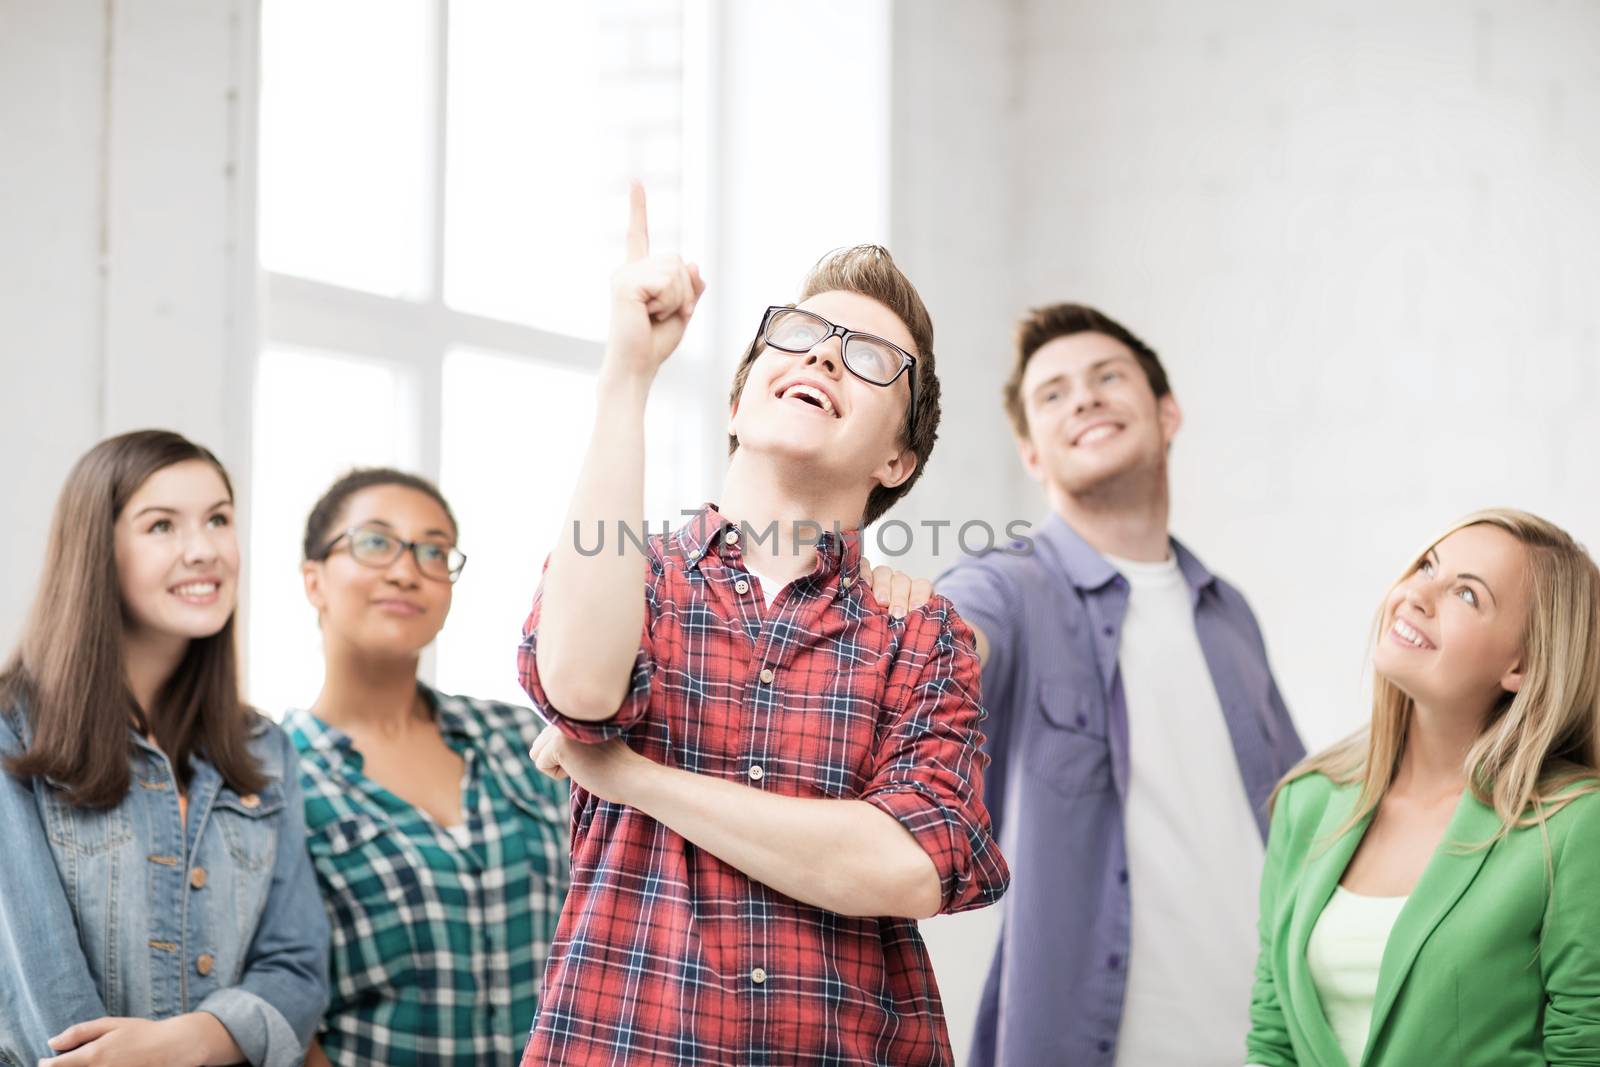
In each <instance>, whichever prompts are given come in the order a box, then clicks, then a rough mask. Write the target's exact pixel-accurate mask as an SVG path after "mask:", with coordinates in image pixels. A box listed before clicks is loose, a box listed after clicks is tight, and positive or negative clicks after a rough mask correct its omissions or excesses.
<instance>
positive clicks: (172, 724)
mask: <svg viewBox="0 0 1600 1067" xmlns="http://www.w3.org/2000/svg"><path fill="white" fill-rule="evenodd" d="M238 579H239V543H238V541H237V539H236V538H235V536H234V529H233V488H232V486H231V485H230V484H229V481H228V476H227V473H226V472H225V471H224V470H223V468H222V465H221V464H220V463H219V462H217V458H216V456H214V455H212V454H211V453H210V452H209V451H207V450H206V449H204V448H202V447H200V446H199V445H196V444H193V443H192V442H190V441H187V440H185V439H184V438H182V437H180V436H178V435H177V434H175V433H168V432H165V431H155V430H151V431H142V432H139V433H130V434H124V435H122V436H120V437H113V438H111V439H109V440H106V441H102V442H100V443H99V444H98V445H96V446H95V447H94V448H92V449H91V450H90V451H89V452H88V453H87V454H86V455H85V456H84V457H83V458H82V459H80V460H79V461H78V463H77V465H76V466H75V467H73V469H72V472H71V473H70V474H69V475H68V476H67V481H66V485H65V486H64V487H63V488H62V490H61V497H60V499H59V501H58V503H57V505H56V510H55V517H54V520H53V523H52V527H51V532H50V539H49V544H48V550H47V554H46V557H45V562H44V568H43V573H42V575H41V578H40V583H39V593H38V597H37V599H36V601H35V602H34V605H33V611H32V613H31V615H30V616H29V618H28V622H27V624H26V626H25V628H24V630H23V634H22V640H21V642H20V644H19V646H18V648H17V651H16V652H15V653H14V654H13V655H12V657H11V659H10V661H9V663H7V664H6V666H5V668H4V670H3V672H0V765H3V769H0V976H3V978H0V1064H5V1065H21V1064H34V1063H44V1064H51V1065H55V1067H88V1065H94V1064H117V1065H119V1067H143V1065H149V1067H173V1065H175V1064H176V1065H200V1064H225V1063H226V1064H231V1063H239V1062H245V1063H250V1064H253V1065H269V1067H290V1065H293V1064H298V1063H299V1062H300V1061H301V1056H302V1055H303V1054H304V1052H305V1047H306V1042H307V1041H308V1040H309V1039H310V1037H311V1033H312V1030H313V1028H314V1027H315V1025H316V1021H317V1018H318V1017H319V1016H320V1015H321V1013H322V1008H323V1005H324V1003H325V1000H326V995H327V983H326V977H325V973H326V967H327V944H328V925H327V922H326V919H325V918H324V915H323V910H322V908H321V906H320V903H321V902H320V900H319V899H318V895H317V885H316V878H315V876H314V875H313V873H312V870H311V864H310V861H309V860H308V858H307V855H306V848H305V831H304V826H303V824H302V821H301V797H300V787H299V781H298V776H297V775H296V773H295V769H296V767H295V763H296V761H295V753H294V750H293V748H292V747H291V746H290V744H289V740H288V738H287V737H286V736H285V735H284V733H283V731H281V730H279V729H278V728H277V727H276V726H274V725H273V724H272V723H271V722H269V721H268V720H266V719H265V718H263V717H262V716H260V715H258V714H257V713H256V712H255V711H253V710H252V709H250V708H249V707H247V706H245V704H244V703H243V702H242V701H241V700H240V697H239V690H238V670H237V662H236V659H235V651H234V629H233V616H234V605H235V599H236V595H237V591H238Z"/></svg>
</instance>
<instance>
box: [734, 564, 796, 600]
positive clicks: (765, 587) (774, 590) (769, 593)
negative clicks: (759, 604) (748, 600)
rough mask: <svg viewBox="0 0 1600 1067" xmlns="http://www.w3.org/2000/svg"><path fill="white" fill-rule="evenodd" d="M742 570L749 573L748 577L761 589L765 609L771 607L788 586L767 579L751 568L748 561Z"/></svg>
mask: <svg viewBox="0 0 1600 1067" xmlns="http://www.w3.org/2000/svg"><path fill="white" fill-rule="evenodd" d="M744 569H745V570H747V571H749V572H750V577H752V578H754V579H755V580H756V584H757V585H758V586H760V587H761V595H762V596H763V597H765V598H766V601H767V607H769V608H770V607H772V602H773V601H774V600H776V599H778V594H779V593H781V592H783V587H784V586H786V585H788V584H789V583H788V582H780V581H778V579H776V578H768V577H767V576H766V575H765V574H762V573H761V572H759V571H757V570H756V569H755V568H753V567H751V566H750V563H749V561H748V560H747V561H746V562H745V565H744Z"/></svg>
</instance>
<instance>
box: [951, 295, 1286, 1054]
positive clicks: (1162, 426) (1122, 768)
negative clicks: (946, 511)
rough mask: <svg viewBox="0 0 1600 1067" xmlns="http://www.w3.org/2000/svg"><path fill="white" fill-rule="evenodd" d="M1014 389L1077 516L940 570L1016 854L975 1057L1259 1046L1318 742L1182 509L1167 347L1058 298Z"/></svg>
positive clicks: (1052, 493) (1059, 500) (1055, 497)
mask: <svg viewBox="0 0 1600 1067" xmlns="http://www.w3.org/2000/svg"><path fill="white" fill-rule="evenodd" d="M1004 395H1005V404H1006V409H1007V412H1008V414H1009V415H1010V417H1011V420H1012V424H1013V427H1014V428H1015V431H1016V435H1017V448H1018V452H1019V453H1020V455H1021V458H1022V461H1023V464H1024V465H1025V466H1026V467H1027V469H1028V471H1029V473H1030V474H1032V475H1033V477H1034V478H1035V479H1036V480H1037V481H1038V482H1039V483H1040V485H1041V486H1043V488H1044V493H1045V498H1046V500H1047V502H1048V504H1049V507H1050V511H1051V514H1050V516H1049V518H1048V519H1047V520H1046V521H1045V522H1044V523H1043V524H1042V526H1039V527H1036V528H1035V529H1034V530H1033V531H1032V534H1031V538H1030V539H1028V540H1027V541H1024V542H1022V543H1014V544H1012V545H1010V546H1007V547H1006V548H1001V549H996V550H992V551H990V552H988V553H985V554H983V555H979V556H973V557H968V558H967V559H964V560H963V561H962V562H960V563H959V564H957V565H956V566H955V567H954V568H952V569H951V570H950V571H949V572H948V573H946V574H945V575H944V576H943V577H942V578H940V579H939V581H938V591H939V592H941V593H943V594H945V595H946V596H948V597H949V598H950V599H951V600H953V601H954V602H955V604H956V606H957V608H958V609H959V611H960V612H961V614H962V616H963V617H964V618H965V619H966V620H967V622H969V623H970V624H971V625H972V628H973V630H974V632H975V634H976V637H977V641H978V652H979V655H980V656H981V657H982V659H983V663H984V667H983V702H984V705H985V706H986V708H987V709H988V712H989V720H988V724H987V726H986V732H987V733H988V735H989V738H988V742H987V745H988V750H989V753H990V755H991V756H992V758H993V763H992V765H991V767H990V769H989V772H988V774H987V776H986V779H985V785H986V794H987V795H986V798H985V799H986V802H987V804H988V808H989V811H990V813H991V815H992V817H993V819H994V824H995V827H996V830H997V832H998V833H999V834H1000V835H1001V842H1002V849H1003V851H1004V852H1005V855H1006V856H1007V857H1008V858H1009V859H1010V861H1011V868H1012V872H1013V879H1012V887H1011V893H1010V895H1009V896H1008V897H1007V898H1006V899H1005V901H1003V905H1002V906H1003V909H1004V920H1003V927H1002V932H1001V936H1000V942H999V946H998V948H997V950H996V953H995V957H994V960H993V963H992V965H991V969H990V972H989V978H988V983H987V986H986V988H985V990H984V996H983V1002H982V1005H981V1007H980V1010H979V1017H978V1022H977V1029H976V1036H975V1038H974V1043H973V1051H972V1056H971V1062H972V1063H973V1064H975V1065H988V1064H1005V1065H1010V1067H1040V1065H1052V1064H1070V1065H1073V1067H1101V1065H1104V1067H1113V1065H1114V1067H1145V1065H1147V1064H1148V1065H1156V1064H1160V1065H1163V1067H1165V1065H1168V1064H1183V1065H1184V1067H1205V1065H1209V1064H1217V1065H1219V1067H1220V1065H1223V1064H1231V1065H1237V1064H1240V1063H1243V1062H1244V1055H1245V1047H1244V1036H1245V1032H1246V1030H1247V1029H1248V1008H1249V995H1250V982H1251V977H1252V973H1253V967H1254V963H1255V952H1256V940H1255V915H1256V882H1257V880H1258V878H1259V875H1260V871H1261V864H1262V855H1263V842H1264V841H1265V838H1266V833H1267V813H1266V800H1267V796H1268V794H1269V793H1270V792H1271V790H1272V787H1273V784H1274V783H1275V782H1276V781H1277V780H1278V778H1279V777H1280V776H1281V775H1282V774H1283V773H1284V772H1285V771H1287V770H1288V769H1289V767H1290V766H1292V765H1293V764H1294V763H1295V762H1296V761H1298V760H1299V759H1300V758H1301V756H1303V755H1304V748H1303V747H1302V745H1301V743H1300V739H1299V737H1298V736H1297V734H1296V732H1295V728H1294V724H1293V722H1291V720H1290V718H1289V714H1288V711H1287V709H1286V708H1285V707H1284V703H1283V700H1282V698H1281V697H1280V695H1279V693H1278V687H1277V685H1276V683H1275V682H1274V680H1273V677H1272V671H1271V668H1270V667H1269V666H1268V664H1267V654H1266V648H1265V646H1264V644H1263V642H1262V639H1261V633H1260V630H1259V628H1258V627H1257V625H1256V621H1255V617H1254V615H1252V613H1251V611H1250V608H1249V605H1247V604H1246V603H1245V600H1244V598H1243V597H1242V596H1241V595H1240V594H1239V593H1238V591H1237V590H1235V589H1234V588H1233V587H1232V586H1230V585H1228V584H1227V583H1226V582H1224V581H1222V580H1221V579H1220V578H1217V577H1216V576H1214V575H1212V574H1211V573H1210V572H1209V571H1207V570H1206V568H1205V566H1204V565H1203V564H1201V563H1200V561H1199V560H1198V559H1196V558H1195V557H1194V555H1193V554H1191V553H1190V552H1189V551H1188V550H1187V549H1185V548H1184V547H1183V546H1182V545H1181V544H1179V543H1178V542H1177V541H1176V540H1175V539H1173V538H1172V537H1171V536H1170V534H1169V533H1168V531H1167V515H1168V508H1169V498H1168V483H1167V476H1168V475H1167V471H1168V467H1167V452H1168V448H1169V446H1170V445H1171V443H1172V439H1173V436H1174V435H1175V434H1176V432H1177V430H1178V427H1179V425H1180V423H1181V422H1182V413H1181V411H1180V409H1179V407H1178V403H1177V400H1176V398H1175V397H1174V396H1173V395H1172V392H1171V390H1170V388H1169V387H1168V384H1167V379H1166V373H1165V371H1164V370H1163V369H1162V366H1161V363H1160V361H1159V360H1158V359H1157V358H1156V354H1155V353H1154V352H1153V351H1151V350H1150V348H1149V347H1148V346H1147V345H1145V344H1144V343H1143V342H1142V341H1140V340H1139V339H1138V338H1137V337H1135V336H1134V335H1133V334H1132V333H1130V332H1129V331H1128V330H1127V329H1125V328H1124V327H1122V326H1121V325H1119V324H1118V323H1116V322H1114V321H1112V320H1111V319H1109V318H1107V317H1106V316H1104V315H1102V314H1100V313H1099V312H1097V311H1095V310H1094V309H1092V308H1087V307H1083V306H1079V305H1073V304H1063V305H1055V306H1052V307H1046V308H1041V309H1039V310H1037V311H1034V312H1033V313H1032V314H1031V315H1029V316H1028V318H1026V319H1025V320H1023V322H1022V323H1021V325H1020V327H1019V330H1018V335H1017V346H1016V356H1015V363H1014V366H1013V368H1012V372H1011V376H1010V379H1009V380H1008V381H1007V382H1006V385H1005V390H1004ZM1135 900H1137V902H1138V906H1137V908H1135V907H1134V901H1135Z"/></svg>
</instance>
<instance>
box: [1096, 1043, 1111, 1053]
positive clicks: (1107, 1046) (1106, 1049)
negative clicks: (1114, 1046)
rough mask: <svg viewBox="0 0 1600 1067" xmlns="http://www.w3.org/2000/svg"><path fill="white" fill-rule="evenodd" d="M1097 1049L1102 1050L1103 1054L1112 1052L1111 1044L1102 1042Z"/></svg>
mask: <svg viewBox="0 0 1600 1067" xmlns="http://www.w3.org/2000/svg"><path fill="white" fill-rule="evenodd" d="M1097 1047H1098V1048H1099V1049H1100V1051H1101V1052H1110V1051H1111V1042H1109V1041H1102V1042H1100V1044H1099V1045H1098V1046H1097Z"/></svg>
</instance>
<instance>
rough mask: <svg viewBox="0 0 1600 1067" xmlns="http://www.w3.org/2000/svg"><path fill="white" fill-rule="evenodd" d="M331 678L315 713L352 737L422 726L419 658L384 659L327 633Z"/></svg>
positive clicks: (324, 682) (325, 679) (325, 657)
mask: <svg viewBox="0 0 1600 1067" xmlns="http://www.w3.org/2000/svg"><path fill="white" fill-rule="evenodd" d="M323 660H324V662H325V663H326V674H325V675H324V677H323V680H322V692H321V693H319V694H317V700H316V703H315V704H313V705H311V713H312V714H313V715H315V716H316V717H317V718H319V719H321V720H322V721H323V722H325V723H327V724H328V725H330V726H336V727H338V728H339V729H341V730H343V731H345V732H346V733H350V732H352V731H354V732H361V731H363V730H377V731H382V732H386V733H398V732H400V731H403V730H405V729H407V728H409V727H410V726H412V725H413V724H414V723H416V722H417V721H418V715H417V708H418V700H417V660H418V657H417V656H407V657H400V658H389V659H378V658H375V657H373V656H370V655H367V654H365V653H363V652H361V651H360V650H359V649H356V648H354V647H353V646H351V645H350V643H349V642H347V641H343V640H341V639H339V638H338V637H336V636H332V635H328V634H324V636H323Z"/></svg>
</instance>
